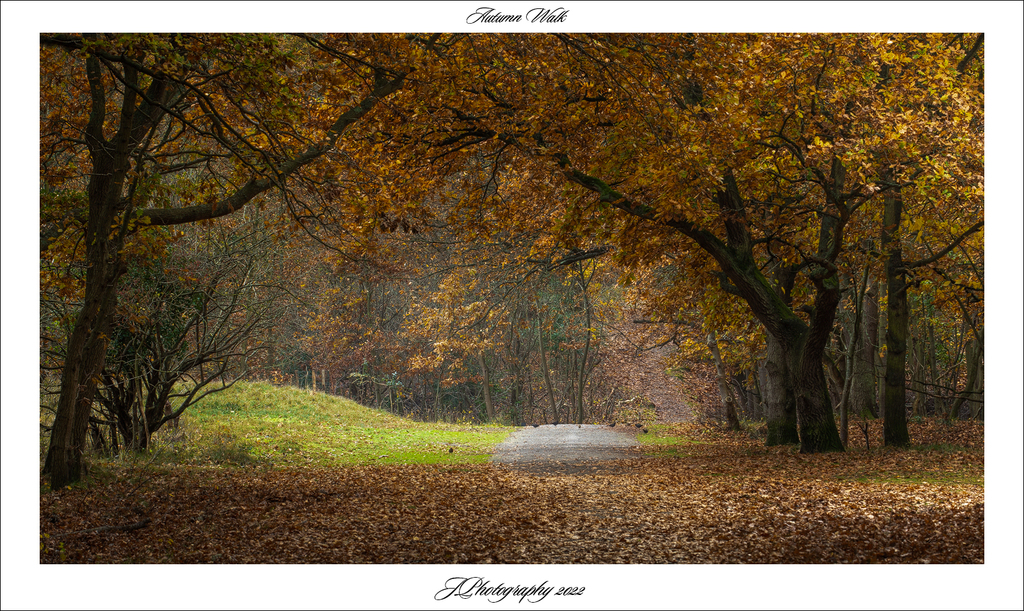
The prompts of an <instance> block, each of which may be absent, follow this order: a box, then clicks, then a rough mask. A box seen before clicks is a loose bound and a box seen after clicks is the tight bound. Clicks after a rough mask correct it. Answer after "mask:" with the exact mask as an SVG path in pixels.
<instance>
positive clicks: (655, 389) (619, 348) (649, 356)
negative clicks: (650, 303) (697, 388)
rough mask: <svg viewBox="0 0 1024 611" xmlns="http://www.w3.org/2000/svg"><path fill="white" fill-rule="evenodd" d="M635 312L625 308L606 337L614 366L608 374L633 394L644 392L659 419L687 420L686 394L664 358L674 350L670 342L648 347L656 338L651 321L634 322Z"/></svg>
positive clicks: (688, 416) (659, 420)
mask: <svg viewBox="0 0 1024 611" xmlns="http://www.w3.org/2000/svg"><path fill="white" fill-rule="evenodd" d="M638 316H639V314H638V313H636V312H625V313H624V320H622V321H619V322H618V323H616V324H615V331H614V332H612V333H611V335H610V337H609V341H608V344H609V349H610V351H611V360H612V361H613V362H614V366H613V367H610V368H609V371H610V373H609V375H611V376H612V378H613V379H615V382H616V384H617V385H618V386H619V387H620V388H624V389H628V391H629V392H630V393H631V394H632V395H633V396H638V395H639V396H645V397H647V398H648V399H650V400H651V402H653V403H654V405H655V408H656V410H657V412H658V422H688V421H690V420H691V419H692V414H691V411H690V406H689V398H688V396H687V393H686V390H685V388H684V386H683V383H682V382H681V381H679V380H678V379H677V378H675V377H673V376H670V375H668V373H666V369H667V366H666V364H665V359H666V358H668V356H670V355H671V354H672V352H673V350H674V346H673V345H672V344H666V345H664V346H660V347H657V348H650V346H652V345H654V344H655V343H656V342H657V340H658V338H657V337H656V335H657V334H656V330H655V329H654V327H653V326H652V325H646V324H638V323H635V322H633V320H634V319H635V318H637V317H638Z"/></svg>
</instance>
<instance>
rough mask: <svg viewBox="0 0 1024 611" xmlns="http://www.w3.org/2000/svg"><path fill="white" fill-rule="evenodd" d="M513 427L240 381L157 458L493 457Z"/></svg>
mask: <svg viewBox="0 0 1024 611" xmlns="http://www.w3.org/2000/svg"><path fill="white" fill-rule="evenodd" d="M511 431H512V429H511V428H509V427H500V426H468V425H449V424H444V423H422V422H414V421H412V420H408V419H406V418H400V417H398V416H394V415H392V414H389V413H387V412H383V411H379V410H375V409H370V408H367V407H364V406H362V405H359V404H358V403H356V402H354V401H351V400H349V399H345V398H342V397H336V396H332V395H326V394H322V393H313V392H309V391H305V390H300V389H297V388H291V387H275V386H273V385H271V384H267V383H243V382H239V383H237V384H235V385H234V386H233V387H231V388H229V389H227V390H225V391H223V392H219V393H215V394H213V395H210V396H208V397H206V398H205V399H203V400H202V401H200V402H199V403H197V404H196V405H195V406H193V407H191V408H189V410H188V411H186V412H185V414H183V415H182V417H181V421H180V425H179V428H178V429H177V430H174V429H171V428H166V429H165V430H161V431H160V432H159V433H158V434H157V435H156V436H155V437H154V442H155V443H154V447H155V449H156V450H157V453H158V456H157V461H158V462H161V463H177V464H235V465H263V466H306V465H308V466H319V467H325V466H336V465H338V466H340V465H351V464H363V465H372V464H432V463H478V462H486V461H487V460H488V458H489V457H490V452H491V451H492V450H493V448H494V446H495V445H496V444H498V443H500V442H501V441H502V440H504V439H505V437H507V436H508V434H509V433H510V432H511Z"/></svg>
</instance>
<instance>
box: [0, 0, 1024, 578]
mask: <svg viewBox="0 0 1024 611" xmlns="http://www.w3.org/2000/svg"><path fill="white" fill-rule="evenodd" d="M573 10H575V9H573ZM581 12H582V11H581ZM5 34H6V33H5ZM991 44H992V41H991V39H989V40H987V41H986V45H987V46H989V45H991ZM6 46H7V43H6V41H5V51H6V50H7V49H6ZM990 48H991V47H990ZM991 55H992V52H991V51H989V52H988V53H987V58H988V59H987V61H988V62H991V61H993V60H992V58H991ZM8 57H9V54H8V53H5V60H4V61H5V68H6V67H7V63H8V59H7V58H8ZM987 65H988V64H987ZM5 72H6V70H5ZM6 80H7V79H6V76H5V81H6ZM990 82H991V81H990ZM5 84H6V83H5ZM993 87H998V85H996V84H993ZM7 89H8V88H6V87H5V103H6V101H7V100H6V98H7ZM995 97H996V96H994V95H992V94H989V98H988V99H989V100H990V101H991V100H992V99H993V98H995ZM997 104H998V103H995V104H993V106H996V108H995V110H994V111H993V109H992V108H991V107H988V106H987V107H986V114H987V116H988V117H989V118H988V121H990V124H992V123H991V122H994V121H995V120H997V119H995V118H994V117H995V116H998V115H993V112H996V113H997V112H998V106H997ZM1018 104H1019V100H1018ZM5 107H7V106H6V104H5ZM8 108H9V107H8ZM1009 114H1011V115H1012V114H1013V113H1009ZM9 116H10V113H5V127H7V118H8V117H9ZM1018 125H1019V123H1018ZM993 131H994V130H993ZM1011 131H1012V130H1011ZM1017 132H1019V130H1017ZM989 133H990V134H991V133H992V131H990V132H989ZM8 141H9V140H8V139H7V138H5V157H6V155H7V152H8V150H9V146H8V145H7V142H8ZM1016 154H1017V155H1018V156H1019V150H1017V151H1016ZM989 159H991V158H989ZM990 163H991V161H990ZM7 167H8V166H7V164H6V160H5V178H6V177H7V175H8V172H9V171H8V169H7ZM1011 167H1012V164H1011ZM29 175H31V172H29ZM988 176H989V177H990V179H992V180H993V183H994V182H995V181H996V180H998V179H997V178H996V177H994V176H992V174H989V175H988ZM6 184H9V183H8V181H5V201H8V202H9V201H11V200H10V199H9V198H8V197H6V196H7V195H8V192H7V186H6ZM991 185H992V183H990V184H989V186H988V187H987V190H988V191H989V192H990V195H989V197H992V196H991V192H992V191H994V189H993V187H992V186H991ZM30 192H31V189H30ZM6 210H9V207H8V206H6V205H5V211H6ZM987 212H989V213H991V215H992V218H996V219H998V218H999V217H998V215H999V214H1001V212H1002V211H999V210H994V209H992V208H989V209H988V210H987ZM1017 214H1018V215H1019V210H1018V212H1017ZM9 219H10V216H9V214H8V213H5V220H9ZM5 226H6V227H8V229H5V230H4V231H5V240H4V250H5V253H4V254H5V256H4V271H5V274H4V277H5V289H7V288H9V287H10V284H9V282H8V281H7V278H8V277H10V276H9V275H8V273H7V272H8V271H9V269H10V267H9V265H10V262H12V261H15V260H16V259H15V258H13V257H12V256H10V253H11V251H10V250H9V246H8V245H9V244H12V240H10V239H9V237H10V236H9V235H8V231H9V229H10V227H11V224H10V222H9V223H7V224H5ZM30 226H31V225H30ZM1014 226H1015V227H1019V226H1020V224H1019V222H1017V220H1016V217H1012V218H1011V219H1009V222H1007V223H1005V226H1004V227H1002V229H1005V228H1006V227H1014ZM1000 229H1001V227H1000V226H999V224H997V223H996V222H993V221H992V220H991V219H990V220H989V225H988V227H987V229H986V232H987V233H988V234H989V241H990V242H991V241H992V240H993V238H992V236H993V235H997V232H998V231H999V230H1000ZM1016 235H1018V236H1019V233H1017V234H1016ZM1009 240H1011V241H1013V243H1015V244H1019V242H1018V241H1017V239H1015V238H1012V237H1010V238H1009ZM24 248H26V249H27V248H34V246H33V245H31V244H29V245H26V246H24ZM1017 248H1019V246H1017ZM993 258H996V257H991V254H990V261H989V263H990V265H991V266H992V267H993V268H995V269H998V265H999V263H1000V262H999V261H992V259H993ZM1010 259H1011V260H1016V261H1019V260H1020V257H1019V256H1018V255H1017V252H1016V251H1014V252H1013V254H1011V255H1010ZM31 271H32V270H30V272H31ZM996 274H998V272H996V273H993V272H990V274H989V275H990V277H998V276H997V275H996ZM30 276H31V277H32V279H33V280H34V279H35V276H34V274H30ZM1007 277H1013V278H1015V280H1014V282H1015V284H1014V285H1013V287H1012V288H1011V293H1012V294H1015V295H1017V297H1018V300H1017V301H1016V303H1017V308H1016V309H1013V310H1011V313H1010V316H1009V317H1008V318H1010V319H1011V320H1012V319H1014V318H1016V322H1015V323H1010V322H1009V321H1007V326H1006V328H1007V329H1015V328H1016V329H1019V317H1017V316H1016V313H1017V310H1019V292H1020V286H1019V273H1016V272H1012V273H1008V274H1007ZM32 284H33V283H32V282H30V283H29V285H28V286H30V287H31V286H32ZM990 289H991V291H990V293H989V297H988V299H987V302H988V304H989V306H990V309H987V310H986V318H987V321H992V322H993V324H994V325H995V324H998V323H997V321H998V320H999V318H998V316H999V308H1000V305H999V304H997V303H995V302H996V301H997V300H996V299H995V298H993V295H995V294H997V292H998V291H999V290H1000V287H992V286H991V285H990ZM10 293H11V291H9V290H5V291H4V302H5V304H4V305H5V308H4V319H5V321H4V322H5V324H4V330H5V339H4V346H5V350H4V360H5V363H4V381H5V382H8V383H7V384H5V385H4V388H5V389H10V388H11V386H10V377H9V373H8V372H10V371H13V369H12V368H11V367H10V366H9V364H8V358H9V356H10V355H11V354H12V352H11V350H10V345H11V344H10V340H9V339H8V332H9V331H10V330H11V325H9V324H8V322H9V320H10V319H9V316H8V312H9V311H10V309H9V307H8V306H9V304H10ZM1008 301H1012V300H1008ZM993 306H994V307H993ZM28 318H30V319H32V318H34V315H32V314H31V312H30V313H29V315H28ZM1013 324H1016V325H1017V326H1016V327H1014V326H1013ZM1007 335H1008V336H1009V337H1015V338H1018V339H1017V340H1016V341H1017V342H1018V343H1017V345H1018V348H1016V349H1015V350H1014V352H1013V354H1012V355H1010V357H1009V358H1008V361H1009V364H1010V365H1011V368H1010V369H1011V370H1012V369H1013V367H1012V365H1013V364H1014V363H1013V360H1012V359H1017V360H1019V358H1020V354H1019V337H1020V333H1013V334H1007ZM32 343H34V339H32V340H31V341H29V342H28V344H29V345H31V344H32ZM994 360H995V359H991V357H990V359H989V361H988V362H987V366H988V367H990V368H991V369H990V370H989V378H990V379H991V378H995V377H996V376H994V375H993V373H994V372H995V371H997V370H998V368H999V367H1000V365H1002V363H996V362H993V361H994ZM1017 371H1019V368H1017ZM1011 375H1012V374H1011ZM27 377H28V379H31V377H32V375H31V372H29V375H28V376H27ZM1014 379H1015V378H1014ZM996 384H998V382H997V383H996ZM995 389H998V386H997V385H993V386H988V387H987V390H988V391H989V393H991V394H990V401H994V400H995V399H993V397H998V396H1000V395H999V391H998V390H995ZM4 392H5V404H7V405H10V403H9V402H8V401H6V399H7V398H8V396H9V395H8V392H9V390H5V391H4ZM1011 396H1012V397H1019V395H1017V394H1016V393H1014V394H1013V395H1011ZM379 399H380V398H379V397H378V398H377V400H378V401H379ZM1010 404H1011V405H1016V404H1019V398H1015V399H1013V400H1011V402H1010ZM8 410H9V408H8ZM8 410H5V415H7V416H8V418H5V420H8V421H9V411H8ZM991 417H992V418H995V417H997V416H995V414H994V413H993V415H992V416H991ZM998 417H999V418H1001V417H1002V415H1000V416H998ZM1017 417H1018V418H1019V414H1017ZM990 422H991V421H990ZM1011 422H1012V421H1011ZM1009 428H1013V427H1009ZM1017 428H1018V429H1019V427H1017ZM5 429H6V430H7V431H10V427H5ZM997 434H998V433H997ZM7 435H8V433H5V444H4V445H5V450H4V452H5V458H7V457H8V456H9V454H8V448H9V447H11V444H9V443H7V441H8V439H7ZM995 439H998V438H997V437H995ZM989 447H990V448H991V446H989ZM997 451H998V450H997ZM1018 453H1019V452H1018ZM1011 456H1014V457H1016V454H1012V455H1011ZM1011 462H1017V464H1019V461H1016V460H1014V461H1011ZM4 463H5V492H6V491H7V484H6V482H7V481H10V479H9V478H8V477H6V476H7V469H8V466H9V465H11V464H12V461H11V460H5V461H4ZM990 466H992V467H994V468H995V469H998V468H999V467H998V466H997V465H994V464H992V463H990ZM29 488H30V489H31V488H32V486H29ZM9 498H10V495H8V494H5V512H4V513H5V516H4V521H5V534H9V533H10V532H11V531H10V529H8V528H7V525H8V515H10V512H8V511H6V507H7V502H8V499H9ZM997 498H998V497H997V493H996V492H995V491H994V490H993V491H990V508H994V507H995V506H996V504H997V503H998V500H997ZM1017 500H1018V502H1019V494H1018V495H1017ZM998 511H999V510H998V509H995V512H996V513H997V512H998ZM1016 513H1017V515H1019V505H1018V507H1017V510H1016ZM989 532H990V533H991V532H992V531H989ZM5 539H7V537H5ZM6 546H7V545H6V541H5V565H6V562H7V559H8V557H9V555H8V554H7V553H6ZM506 574H507V573H506ZM506 580H508V579H506ZM424 587H428V586H426V585H425V586H424Z"/></svg>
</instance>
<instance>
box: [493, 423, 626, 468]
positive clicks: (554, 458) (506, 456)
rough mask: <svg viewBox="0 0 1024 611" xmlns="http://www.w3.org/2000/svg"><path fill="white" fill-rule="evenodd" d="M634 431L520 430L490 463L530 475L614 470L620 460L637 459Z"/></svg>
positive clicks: (574, 426)
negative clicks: (529, 473)
mask: <svg viewBox="0 0 1024 611" xmlns="http://www.w3.org/2000/svg"><path fill="white" fill-rule="evenodd" d="M637 430H638V429H637V428H635V427H632V426H623V425H619V426H616V427H610V426H602V425H597V424H583V425H578V424H561V425H553V424H545V425H543V426H538V427H532V426H527V427H523V428H521V429H519V430H517V431H514V432H513V433H512V434H511V435H510V436H509V437H508V439H506V440H505V441H504V442H502V443H501V444H499V445H498V446H497V447H496V448H495V450H494V455H493V456H492V457H491V462H492V463H497V464H500V465H503V466H507V467H509V468H511V469H515V470H517V471H526V472H531V473H573V474H575V473H591V472H597V471H601V472H606V471H616V470H619V469H622V468H626V467H627V465H622V464H617V462H619V461H621V459H629V458H637V457H639V455H640V454H639V448H638V446H637V443H636V433H637Z"/></svg>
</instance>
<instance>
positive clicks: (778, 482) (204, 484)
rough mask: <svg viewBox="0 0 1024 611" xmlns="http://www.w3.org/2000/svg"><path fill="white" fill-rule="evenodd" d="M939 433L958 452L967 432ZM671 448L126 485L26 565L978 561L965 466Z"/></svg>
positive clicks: (70, 521) (738, 445)
mask: <svg viewBox="0 0 1024 611" xmlns="http://www.w3.org/2000/svg"><path fill="white" fill-rule="evenodd" d="M960 427H963V428H965V431H960V432H955V433H954V432H952V431H956V429H958V428H960ZM945 428H946V429H948V430H949V431H951V433H950V434H956V435H965V436H967V437H970V438H972V439H973V438H974V436H976V435H980V434H981V430H982V429H981V428H980V427H970V426H969V425H965V424H964V425H958V427H954V428H953V429H949V427H945ZM966 429H970V430H966ZM674 432H675V433H676V434H679V433H686V434H688V435H689V436H690V438H703V440H704V441H705V443H699V444H686V445H680V446H675V447H674V450H675V453H676V455H675V456H662V457H648V458H643V459H637V460H631V461H620V462H619V463H618V464H617V465H616V466H617V468H614V469H605V470H602V469H596V470H580V471H578V472H576V473H571V474H564V473H563V474H546V475H538V474H527V473H520V472H515V471H510V470H507V469H503V468H500V467H497V466H491V465H481V466H458V467H452V466H390V467H356V468H344V469H334V470H331V469H302V470H280V471H260V470H255V469H240V468H227V469H221V468H196V467H188V468H186V467H179V468H173V469H169V470H163V471H159V472H152V471H149V472H134V473H132V472H126V473H123V474H122V477H121V478H120V479H118V480H116V481H113V482H111V483H107V484H94V485H93V486H92V487H90V488H86V489H74V490H61V491H57V492H52V493H47V494H44V495H43V496H42V500H41V507H40V532H41V547H42V548H43V549H42V551H41V552H40V561H41V562H43V563H52V562H72V563H122V562H138V563H158V562H172V563H206V562H213V563H508V564H512V563H839V562H843V563H845V562H852V563H858V562H861V563H863V562H889V563H922V562H931V563H980V562H983V561H984V530H985V528H984V508H985V498H984V497H985V495H984V487H983V485H981V483H980V482H981V481H982V480H983V473H984V466H983V456H982V454H981V453H980V452H974V451H972V452H963V451H961V452H957V451H939V450H934V451H920V450H915V451H903V452H894V451H889V450H882V451H877V452H876V451H872V452H871V453H868V452H865V451H857V450H854V451H851V452H847V453H844V454H829V455H813V456H804V455H800V454H796V453H795V452H794V451H793V450H792V448H764V447H761V446H760V445H758V444H757V443H756V442H755V441H753V440H751V439H750V437H749V436H747V435H744V434H738V435H726V434H724V433H721V432H717V431H713V430H709V429H706V428H700V427H699V426H696V425H679V428H677V429H676V430H675V431H674ZM940 432H941V431H940ZM914 433H915V431H912V434H914ZM916 433H917V434H918V438H920V437H921V435H923V433H922V432H921V431H916ZM978 441H979V443H978V446H977V447H980V439H978ZM936 443H938V442H936ZM930 480H933V481H930ZM903 482H906V483H903ZM147 518H148V519H150V520H151V522H148V523H146V524H145V526H144V527H140V528H137V529H135V530H120V529H119V527H122V526H123V527H130V526H132V525H138V524H140V523H142V522H143V521H144V520H145V519H147ZM106 526H113V527H115V528H111V529H100V528H101V527H106Z"/></svg>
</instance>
